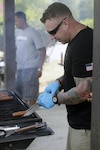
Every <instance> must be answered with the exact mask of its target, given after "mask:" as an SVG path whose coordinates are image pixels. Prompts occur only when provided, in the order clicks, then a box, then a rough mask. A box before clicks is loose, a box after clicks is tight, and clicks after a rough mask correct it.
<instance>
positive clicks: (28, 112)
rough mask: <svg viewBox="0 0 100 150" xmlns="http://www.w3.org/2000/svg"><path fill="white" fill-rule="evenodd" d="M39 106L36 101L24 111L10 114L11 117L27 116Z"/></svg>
mask: <svg viewBox="0 0 100 150" xmlns="http://www.w3.org/2000/svg"><path fill="white" fill-rule="evenodd" d="M39 108H40V105H39V104H38V103H36V104H34V105H33V106H31V107H30V108H29V109H27V110H25V111H18V112H14V113H12V116H13V117H18V116H23V117H27V116H30V115H31V114H32V113H34V112H35V111H36V110H38V109H39Z"/></svg>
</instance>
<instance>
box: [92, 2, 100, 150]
mask: <svg viewBox="0 0 100 150" xmlns="http://www.w3.org/2000/svg"><path fill="white" fill-rule="evenodd" d="M99 18H100V0H95V1H94V42H93V45H94V46H93V101H92V124H91V125H92V135H91V150H100V19H99Z"/></svg>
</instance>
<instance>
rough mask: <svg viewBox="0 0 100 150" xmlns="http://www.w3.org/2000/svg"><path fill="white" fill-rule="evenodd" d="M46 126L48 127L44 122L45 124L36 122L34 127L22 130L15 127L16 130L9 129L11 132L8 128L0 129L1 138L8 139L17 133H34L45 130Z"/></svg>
mask: <svg viewBox="0 0 100 150" xmlns="http://www.w3.org/2000/svg"><path fill="white" fill-rule="evenodd" d="M46 126H47V125H46V122H43V123H42V122H41V123H38V122H36V123H35V124H33V125H29V126H25V127H22V128H20V127H18V126H15V128H16V129H15V128H14V127H9V130H8V129H7V128H6V127H2V128H1V129H0V137H8V136H11V135H13V134H16V133H23V132H28V131H32V130H33V129H44V128H46Z"/></svg>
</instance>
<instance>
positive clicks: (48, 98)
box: [37, 92, 55, 109]
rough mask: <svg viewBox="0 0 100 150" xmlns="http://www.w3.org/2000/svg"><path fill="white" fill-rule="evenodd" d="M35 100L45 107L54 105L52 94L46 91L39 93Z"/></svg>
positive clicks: (48, 107)
mask: <svg viewBox="0 0 100 150" xmlns="http://www.w3.org/2000/svg"><path fill="white" fill-rule="evenodd" d="M37 102H38V104H39V105H41V106H43V107H45V108H47V109H50V108H52V107H53V106H54V105H55V104H54V103H53V101H52V94H51V93H46V92H44V93H42V94H40V95H39V97H38V100H37Z"/></svg>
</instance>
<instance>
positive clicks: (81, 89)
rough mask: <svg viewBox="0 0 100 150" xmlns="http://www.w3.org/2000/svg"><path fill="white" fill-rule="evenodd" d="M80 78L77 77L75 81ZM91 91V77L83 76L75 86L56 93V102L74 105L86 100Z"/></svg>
mask: <svg viewBox="0 0 100 150" xmlns="http://www.w3.org/2000/svg"><path fill="white" fill-rule="evenodd" d="M78 80H80V79H78V78H77V81H78ZM91 91H92V78H91V77H90V78H83V79H81V82H78V84H77V86H76V87H74V88H72V89H70V90H69V91H67V92H60V93H58V95H57V97H58V103H59V104H68V105H74V104H79V103H82V102H84V101H86V100H87V99H88V98H89V96H90V93H91Z"/></svg>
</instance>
